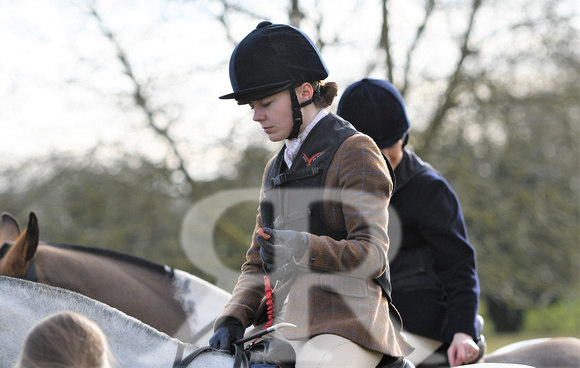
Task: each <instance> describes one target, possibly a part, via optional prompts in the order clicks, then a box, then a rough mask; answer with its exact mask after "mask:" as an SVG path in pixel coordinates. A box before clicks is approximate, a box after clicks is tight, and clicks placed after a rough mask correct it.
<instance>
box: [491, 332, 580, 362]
mask: <svg viewBox="0 0 580 368" xmlns="http://www.w3.org/2000/svg"><path fill="white" fill-rule="evenodd" d="M484 360H485V362H486V363H487V362H489V363H519V364H527V365H530V366H533V367H536V368H578V367H580V339H577V338H574V337H554V338H545V339H533V340H525V341H521V342H518V343H514V344H510V345H507V346H505V347H503V348H500V349H498V350H496V351H495V352H493V353H492V354H489V355H486V356H485V357H484Z"/></svg>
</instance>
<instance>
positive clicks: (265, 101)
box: [250, 90, 292, 142]
mask: <svg viewBox="0 0 580 368" xmlns="http://www.w3.org/2000/svg"><path fill="white" fill-rule="evenodd" d="M250 107H251V108H252V110H254V117H253V119H254V121H257V122H258V123H260V125H261V126H262V129H263V130H264V133H266V134H268V138H269V139H270V140H271V141H272V142H279V141H282V140H284V139H286V137H288V136H289V135H290V132H291V131H292V103H291V101H290V93H288V91H287V90H285V91H282V92H279V93H276V94H275V95H272V96H268V97H264V98H262V99H260V100H256V101H252V102H250Z"/></svg>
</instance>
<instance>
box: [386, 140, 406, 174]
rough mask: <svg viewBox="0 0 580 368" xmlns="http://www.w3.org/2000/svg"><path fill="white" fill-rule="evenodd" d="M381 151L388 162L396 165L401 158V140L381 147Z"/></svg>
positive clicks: (393, 165)
mask: <svg viewBox="0 0 580 368" xmlns="http://www.w3.org/2000/svg"><path fill="white" fill-rule="evenodd" d="M381 151H383V153H384V154H385V156H387V159H388V160H389V163H390V164H391V166H392V167H393V169H394V168H395V167H397V165H399V163H400V162H401V159H402V158H403V141H402V140H399V141H398V142H397V143H395V144H393V145H392V146H391V147H387V148H383V149H382V150H381Z"/></svg>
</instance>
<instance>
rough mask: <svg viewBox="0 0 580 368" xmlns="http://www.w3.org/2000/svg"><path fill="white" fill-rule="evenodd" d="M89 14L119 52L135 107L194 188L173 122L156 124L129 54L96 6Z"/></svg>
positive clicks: (154, 112) (154, 114) (153, 112)
mask: <svg viewBox="0 0 580 368" xmlns="http://www.w3.org/2000/svg"><path fill="white" fill-rule="evenodd" d="M89 12H90V14H91V15H92V16H93V17H94V18H95V19H96V20H97V23H98V25H99V28H100V29H101V32H103V34H104V35H105V37H107V38H108V39H109V40H110V41H111V43H112V44H113V46H114V47H115V50H116V52H117V58H118V59H119V61H120V62H121V64H122V65H123V69H124V70H123V71H124V73H125V75H127V76H128V77H129V79H130V80H131V83H132V84H133V100H134V102H135V105H137V106H138V107H139V108H140V109H141V110H142V111H143V113H144V114H145V117H146V121H147V124H148V126H149V127H150V128H151V129H153V131H154V132H155V133H156V134H157V135H159V136H161V137H162V138H163V139H164V140H165V141H166V142H167V143H168V144H169V146H170V147H171V150H172V152H173V154H174V156H175V158H176V159H177V171H181V172H182V173H183V174H184V175H185V178H186V180H187V182H188V184H189V185H190V186H191V187H192V188H194V187H195V181H194V180H193V178H192V177H191V176H190V175H189V172H188V171H187V169H186V168H185V160H184V158H183V156H182V155H181V153H180V152H179V149H178V148H177V142H176V141H175V140H174V139H173V138H172V137H171V136H170V135H169V128H170V126H171V121H169V123H168V125H167V127H165V128H162V127H160V126H159V125H158V124H157V123H156V119H155V116H156V114H159V113H160V111H157V112H156V111H153V109H152V108H151V107H150V106H151V103H150V101H149V98H148V96H147V95H146V94H145V93H144V92H143V89H144V88H143V86H142V85H141V83H139V81H138V80H137V78H136V76H135V74H134V73H133V68H132V67H131V63H130V62H129V58H128V56H127V54H126V53H125V51H124V50H123V48H122V47H121V45H120V44H119V42H118V41H117V38H116V37H115V35H114V34H113V32H112V31H111V30H110V29H108V28H107V27H106V26H105V24H104V22H103V19H102V17H101V15H100V14H99V12H98V11H97V10H96V8H95V7H94V6H91V7H90V9H89Z"/></svg>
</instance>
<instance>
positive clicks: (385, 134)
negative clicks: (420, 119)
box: [336, 78, 410, 149]
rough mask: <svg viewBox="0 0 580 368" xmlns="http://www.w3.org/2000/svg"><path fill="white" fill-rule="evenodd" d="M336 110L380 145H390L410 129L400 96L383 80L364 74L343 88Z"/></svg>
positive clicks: (385, 146) (384, 146)
mask: <svg viewBox="0 0 580 368" xmlns="http://www.w3.org/2000/svg"><path fill="white" fill-rule="evenodd" d="M336 113H337V114H338V115H340V116H341V117H342V118H344V119H345V120H347V121H349V122H350V123H351V124H352V125H354V127H355V128H356V129H357V130H359V131H360V132H362V133H365V134H366V135H368V136H370V137H371V138H372V139H373V140H374V141H375V142H376V143H377V145H378V146H379V148H381V149H382V148H387V147H391V146H392V145H393V144H395V143H397V141H399V140H400V139H402V138H403V137H405V136H406V135H407V132H408V131H409V126H410V124H409V118H408V116H407V111H406V109H405V102H404V101H403V97H402V96H401V94H400V93H399V91H397V89H396V88H395V87H394V86H393V85H392V84H391V83H389V82H387V81H386V80H381V79H369V78H365V79H362V80H360V81H358V82H355V83H353V84H351V85H350V86H348V88H347V89H345V90H344V93H343V94H342V97H341V98H340V101H339V103H338V108H337V111H336Z"/></svg>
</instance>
